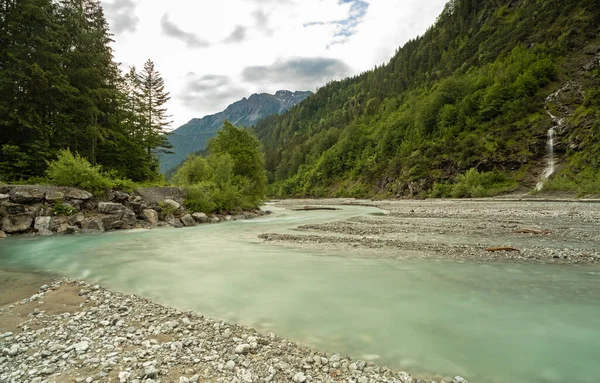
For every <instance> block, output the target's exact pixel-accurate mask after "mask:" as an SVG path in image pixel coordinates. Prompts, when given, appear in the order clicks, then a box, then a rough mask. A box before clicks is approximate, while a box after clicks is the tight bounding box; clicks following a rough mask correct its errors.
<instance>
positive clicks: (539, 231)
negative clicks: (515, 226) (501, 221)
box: [515, 229, 552, 234]
mask: <svg viewBox="0 0 600 383" xmlns="http://www.w3.org/2000/svg"><path fill="white" fill-rule="evenodd" d="M515 233H518V234H552V233H551V232H550V231H548V230H537V229H519V230H515Z"/></svg>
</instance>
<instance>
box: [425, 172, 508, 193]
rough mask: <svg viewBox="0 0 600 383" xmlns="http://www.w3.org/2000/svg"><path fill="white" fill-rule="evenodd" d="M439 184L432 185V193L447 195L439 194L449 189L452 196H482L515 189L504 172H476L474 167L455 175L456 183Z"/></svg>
mask: <svg viewBox="0 0 600 383" xmlns="http://www.w3.org/2000/svg"><path fill="white" fill-rule="evenodd" d="M448 186H449V185H445V186H440V184H438V187H437V189H436V188H435V187H434V191H433V192H434V193H435V194H438V195H432V197H433V196H440V197H448V195H447V194H446V195H443V194H442V195H439V194H441V193H443V192H448V191H450V196H452V197H454V198H482V197H493V196H495V195H498V194H502V193H506V192H510V191H513V190H514V189H516V187H517V185H516V182H514V181H513V180H510V179H509V178H508V177H507V176H506V174H504V173H501V172H498V171H493V172H481V173H480V172H478V171H477V170H476V169H469V171H467V172H466V173H465V174H460V175H459V176H458V177H456V183H455V184H454V185H452V188H451V190H450V188H449V187H448Z"/></svg>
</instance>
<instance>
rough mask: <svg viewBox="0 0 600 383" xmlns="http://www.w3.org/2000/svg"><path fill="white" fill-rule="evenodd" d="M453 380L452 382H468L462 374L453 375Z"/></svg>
mask: <svg viewBox="0 0 600 383" xmlns="http://www.w3.org/2000/svg"><path fill="white" fill-rule="evenodd" d="M453 380H454V383H468V382H467V380H466V379H465V378H463V377H462V376H455V377H454V379H453Z"/></svg>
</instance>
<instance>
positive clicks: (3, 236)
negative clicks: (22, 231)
mask: <svg viewBox="0 0 600 383" xmlns="http://www.w3.org/2000/svg"><path fill="white" fill-rule="evenodd" d="M7 237H8V235H6V233H5V232H4V231H2V230H0V239H2V238H7Z"/></svg>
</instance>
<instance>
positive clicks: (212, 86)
mask: <svg viewBox="0 0 600 383" xmlns="http://www.w3.org/2000/svg"><path fill="white" fill-rule="evenodd" d="M185 81H186V82H185V84H184V86H183V89H182V91H181V93H180V94H181V96H179V99H180V100H181V101H182V103H183V104H184V105H185V106H186V107H188V108H190V109H198V110H207V109H208V110H211V109H212V110H217V109H225V107H226V106H227V104H230V103H232V102H234V101H237V100H238V99H241V98H242V97H245V96H248V94H249V93H250V92H249V91H248V89H246V88H244V87H242V86H239V85H237V84H236V83H234V82H233V81H232V80H231V78H230V77H228V76H222V75H217V74H209V75H204V76H199V75H197V74H196V73H193V72H190V73H188V74H187V75H186V76H185Z"/></svg>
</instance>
